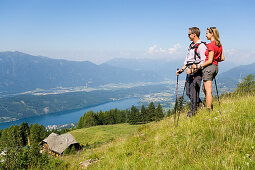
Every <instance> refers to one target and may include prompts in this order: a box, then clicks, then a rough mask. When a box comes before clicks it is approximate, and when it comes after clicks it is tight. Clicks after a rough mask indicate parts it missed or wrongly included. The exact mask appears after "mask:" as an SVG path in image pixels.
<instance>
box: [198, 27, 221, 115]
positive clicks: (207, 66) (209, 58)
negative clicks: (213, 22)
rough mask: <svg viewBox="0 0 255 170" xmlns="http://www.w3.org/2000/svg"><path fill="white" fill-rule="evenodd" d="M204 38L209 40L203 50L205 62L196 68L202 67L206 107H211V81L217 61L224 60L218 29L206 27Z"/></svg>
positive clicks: (216, 69)
mask: <svg viewBox="0 0 255 170" xmlns="http://www.w3.org/2000/svg"><path fill="white" fill-rule="evenodd" d="M206 38H207V40H210V41H211V42H210V43H209V44H207V50H206V52H205V56H206V59H205V62H204V63H201V64H199V65H198V66H197V67H198V69H202V73H203V74H202V79H203V81H204V85H203V90H204V92H205V96H206V107H207V109H208V110H209V111H210V110H211V109H212V99H213V98H212V81H213V79H214V78H215V77H216V75H217V73H218V62H221V61H224V60H225V57H224V54H223V50H222V45H221V43H220V37H219V31H218V29H217V28H216V27H210V28H207V31H206Z"/></svg>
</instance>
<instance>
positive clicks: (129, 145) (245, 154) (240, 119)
mask: <svg viewBox="0 0 255 170" xmlns="http://www.w3.org/2000/svg"><path fill="white" fill-rule="evenodd" d="M219 110H221V112H222V114H220V113H219ZM93 154H95V155H97V157H98V158H99V159H100V161H99V162H98V163H95V164H93V165H92V166H90V168H91V169H255V97H254V96H249V95H247V96H236V97H226V98H223V99H221V108H219V106H218V105H217V102H215V103H214V111H213V112H211V113H209V112H207V110H206V109H202V110H200V111H199V112H198V113H197V114H196V115H195V116H194V117H192V118H186V114H185V113H182V115H181V117H180V120H179V125H178V127H176V126H175V125H174V120H173V117H170V118H165V119H164V120H162V121H160V122H154V123H150V124H146V125H142V126H141V127H140V128H139V129H138V131H137V133H135V135H131V136H128V137H125V138H119V139H117V140H115V141H113V142H112V143H110V144H108V145H105V146H102V147H100V148H97V149H96V150H95V151H94V153H93Z"/></svg>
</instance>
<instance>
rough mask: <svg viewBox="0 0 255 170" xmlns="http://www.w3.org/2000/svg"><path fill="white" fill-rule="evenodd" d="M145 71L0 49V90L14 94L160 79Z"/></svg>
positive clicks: (156, 75) (154, 74)
mask: <svg viewBox="0 0 255 170" xmlns="http://www.w3.org/2000/svg"><path fill="white" fill-rule="evenodd" d="M161 80H162V78H161V77H160V76H159V75H158V74H156V73H152V72H149V71H134V70H131V69H127V68H117V67H113V66H109V65H96V64H94V63H91V62H89V61H82V62H79V61H68V60H60V59H51V58H47V57H41V56H33V55H29V54H25V53H21V52H0V91H1V92H2V93H18V92H23V91H29V90H35V89H36V88H42V89H49V88H55V87H59V86H62V87H75V86H85V85H86V84H88V85H89V86H97V85H103V84H108V83H128V82H138V81H140V82H148V81H161Z"/></svg>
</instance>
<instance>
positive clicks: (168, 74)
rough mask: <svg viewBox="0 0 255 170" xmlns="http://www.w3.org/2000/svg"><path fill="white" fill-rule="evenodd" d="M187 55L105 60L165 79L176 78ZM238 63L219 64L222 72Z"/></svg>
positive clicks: (117, 65)
mask: <svg viewBox="0 0 255 170" xmlns="http://www.w3.org/2000/svg"><path fill="white" fill-rule="evenodd" d="M184 59H185V56H184V57H183V58H180V59H177V60H171V61H169V60H162V59H124V58H115V59H112V60H110V61H107V62H105V63H104V64H107V65H110V66H115V67H120V68H128V69H132V70H143V71H152V72H154V73H157V74H159V75H160V76H162V77H163V78H165V79H171V80H176V74H175V72H176V70H177V68H179V69H180V68H181V67H182V66H183V62H184ZM235 66H236V64H234V63H232V62H231V61H224V62H222V63H220V64H219V69H220V72H224V71H227V70H229V69H231V68H233V67H235ZM180 78H181V79H184V78H185V76H183V75H182V76H181V77H180Z"/></svg>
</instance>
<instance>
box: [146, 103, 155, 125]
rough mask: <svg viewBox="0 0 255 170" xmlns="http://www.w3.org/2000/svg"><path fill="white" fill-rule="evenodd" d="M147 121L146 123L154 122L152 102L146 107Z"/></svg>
mask: <svg viewBox="0 0 255 170" xmlns="http://www.w3.org/2000/svg"><path fill="white" fill-rule="evenodd" d="M147 116H148V117H147V120H148V121H154V120H155V105H154V103H153V102H150V104H149V106H148V114H147Z"/></svg>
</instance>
